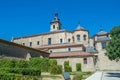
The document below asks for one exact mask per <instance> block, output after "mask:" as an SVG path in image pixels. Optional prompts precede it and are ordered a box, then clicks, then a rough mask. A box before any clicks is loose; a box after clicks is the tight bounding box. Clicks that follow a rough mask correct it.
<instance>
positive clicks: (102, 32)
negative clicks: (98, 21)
mask: <svg viewBox="0 0 120 80" xmlns="http://www.w3.org/2000/svg"><path fill="white" fill-rule="evenodd" d="M104 34H107V32H105V31H103V29H100V32H98V33H97V35H104Z"/></svg>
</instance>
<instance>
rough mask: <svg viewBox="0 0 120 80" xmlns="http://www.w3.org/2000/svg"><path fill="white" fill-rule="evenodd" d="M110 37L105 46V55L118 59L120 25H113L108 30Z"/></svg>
mask: <svg viewBox="0 0 120 80" xmlns="http://www.w3.org/2000/svg"><path fill="white" fill-rule="evenodd" d="M110 37H111V39H110V40H109V42H108V45H107V47H106V53H105V54H106V56H108V58H109V59H110V60H115V61H119V60H120V26H115V27H113V28H112V30H111V31H110Z"/></svg>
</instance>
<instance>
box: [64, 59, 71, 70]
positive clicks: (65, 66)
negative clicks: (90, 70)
mask: <svg viewBox="0 0 120 80" xmlns="http://www.w3.org/2000/svg"><path fill="white" fill-rule="evenodd" d="M64 71H65V72H72V67H71V66H69V61H65V62H64Z"/></svg>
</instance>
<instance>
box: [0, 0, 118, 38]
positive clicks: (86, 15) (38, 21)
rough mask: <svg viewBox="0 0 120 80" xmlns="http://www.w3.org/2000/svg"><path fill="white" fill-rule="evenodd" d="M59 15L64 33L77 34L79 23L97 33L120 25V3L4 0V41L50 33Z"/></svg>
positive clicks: (0, 6) (0, 1)
mask: <svg viewBox="0 0 120 80" xmlns="http://www.w3.org/2000/svg"><path fill="white" fill-rule="evenodd" d="M55 12H57V13H58V15H59V18H60V21H61V23H62V29H66V30H70V31H72V30H74V29H76V27H77V25H78V22H80V25H81V26H83V27H84V28H86V29H87V30H89V35H90V36H92V35H93V34H95V33H97V32H98V31H99V29H100V26H102V28H103V29H104V30H105V31H107V32H108V31H110V29H111V28H112V27H113V26H116V25H120V0H0V38H2V39H5V40H11V37H12V36H13V37H20V36H25V35H32V34H39V33H44V32H49V28H50V21H51V20H52V19H53V16H54V13H55Z"/></svg>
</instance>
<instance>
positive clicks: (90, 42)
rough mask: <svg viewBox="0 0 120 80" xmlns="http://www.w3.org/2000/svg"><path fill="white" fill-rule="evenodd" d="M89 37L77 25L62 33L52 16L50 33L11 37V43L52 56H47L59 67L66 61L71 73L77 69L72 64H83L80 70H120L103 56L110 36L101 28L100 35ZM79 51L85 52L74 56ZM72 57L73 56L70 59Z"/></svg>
mask: <svg viewBox="0 0 120 80" xmlns="http://www.w3.org/2000/svg"><path fill="white" fill-rule="evenodd" d="M88 35H89V34H88V30H86V29H85V28H83V27H82V26H80V24H79V25H78V26H77V28H76V29H75V30H73V31H67V30H62V29H61V23H60V20H59V18H58V14H55V16H54V19H53V20H52V21H51V22H50V32H48V33H43V34H36V35H30V36H22V37H19V38H13V39H12V42H14V43H17V44H21V45H23V46H27V47H31V48H35V49H38V50H42V51H46V52H49V53H51V54H50V56H49V57H50V58H51V59H56V60H57V61H58V64H62V65H63V62H64V61H65V60H69V62H70V65H71V66H72V68H73V71H75V70H76V67H75V65H76V63H78V62H80V63H81V64H82V70H83V71H94V70H96V69H97V70H98V69H99V70H112V69H113V70H115V69H116V70H120V69H119V67H120V66H119V65H120V63H119V62H111V61H110V60H108V59H107V57H106V56H105V55H104V53H105V51H104V50H105V47H106V45H107V42H108V41H109V39H110V35H109V33H108V32H105V31H103V30H102V29H101V30H100V32H98V33H96V34H95V35H94V36H93V37H91V38H89V36H88ZM78 52H80V54H81V53H82V52H86V53H85V54H82V55H77V57H76V56H75V55H76V54H77V53H78ZM68 53H69V54H68ZM53 54H55V55H56V54H57V56H61V55H63V54H65V55H64V56H62V57H54V55H53ZM71 54H75V55H72V56H71V57H69V55H71ZM86 54H87V55H91V54H92V57H91V56H84V55H86ZM66 56H67V57H66ZM84 57H87V59H88V63H87V64H83V59H84ZM112 64H113V65H114V64H115V65H116V67H115V69H114V67H112ZM108 67H109V68H108Z"/></svg>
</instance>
